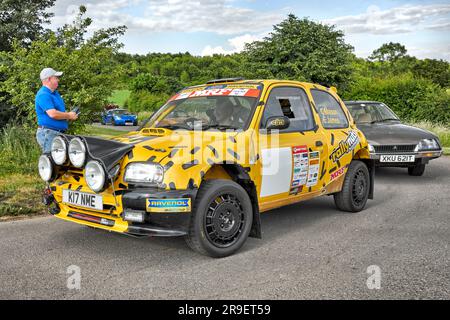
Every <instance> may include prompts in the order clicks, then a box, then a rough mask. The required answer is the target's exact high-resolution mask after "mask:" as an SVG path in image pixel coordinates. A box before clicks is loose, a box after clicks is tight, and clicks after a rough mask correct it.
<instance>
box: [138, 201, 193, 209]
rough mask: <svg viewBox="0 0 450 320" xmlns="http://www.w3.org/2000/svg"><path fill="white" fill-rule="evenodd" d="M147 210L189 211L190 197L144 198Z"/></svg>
mask: <svg viewBox="0 0 450 320" xmlns="http://www.w3.org/2000/svg"><path fill="white" fill-rule="evenodd" d="M146 208H147V211H148V212H189V211H191V199H190V198H186V199H146Z"/></svg>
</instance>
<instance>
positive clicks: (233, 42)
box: [50, 0, 450, 61]
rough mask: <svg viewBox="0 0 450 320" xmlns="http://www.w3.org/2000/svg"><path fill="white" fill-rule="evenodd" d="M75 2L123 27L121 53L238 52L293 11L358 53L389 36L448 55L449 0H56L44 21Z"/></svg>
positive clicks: (66, 15)
mask: <svg viewBox="0 0 450 320" xmlns="http://www.w3.org/2000/svg"><path fill="white" fill-rule="evenodd" d="M82 4H83V5H85V6H86V7H87V16H89V17H91V18H92V19H93V20H94V22H93V24H92V25H91V27H90V31H91V32H92V31H94V30H96V29H99V28H105V27H111V26H118V25H126V26H127V27H128V29H127V32H126V34H125V35H124V36H123V37H121V38H120V40H121V42H122V43H123V44H124V48H123V49H122V51H124V52H128V53H138V54H146V53H149V52H171V53H177V52H186V51H189V52H190V53H191V54H193V55H203V56H204V55H212V54H214V53H222V54H227V53H233V52H239V51H241V50H242V48H243V47H244V45H245V43H247V42H251V41H255V40H260V39H262V38H264V37H265V36H267V35H268V34H269V33H270V32H271V31H272V29H273V25H275V24H278V23H280V22H281V21H282V20H283V19H285V18H286V17H287V15H288V14H290V13H293V14H295V15H296V16H297V17H299V18H303V17H307V18H309V19H311V20H313V21H316V22H320V23H326V24H332V25H335V26H336V28H337V29H340V30H343V31H344V33H345V40H346V42H347V43H349V44H351V45H352V46H353V47H354V53H355V54H356V55H357V56H358V57H363V58H365V57H367V56H369V55H370V54H371V53H372V51H373V50H375V49H377V48H379V47H380V46H381V45H382V44H383V43H387V42H390V41H392V42H400V43H401V44H403V45H405V47H406V49H407V50H408V54H410V55H412V56H416V57H418V58H421V59H423V58H434V59H444V60H447V61H450V0H440V1H439V0H438V1H432V0H420V1H419V0H409V1H408V0H379V1H375V0H372V1H369V0H358V1H347V0H340V1H336V0H334V1H331V0H307V1H304V0H297V1H295V0H277V1H269V0H147V1H145V0H74V1H70V0H56V3H55V6H54V7H52V8H51V9H50V11H51V12H53V13H54V14H55V16H54V17H53V18H52V21H51V28H52V29H55V28H57V27H58V26H61V25H63V24H65V23H70V22H71V21H72V20H73V18H74V17H75V15H76V14H77V12H78V7H79V6H80V5H82Z"/></svg>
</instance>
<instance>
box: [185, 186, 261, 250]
mask: <svg viewBox="0 0 450 320" xmlns="http://www.w3.org/2000/svg"><path fill="white" fill-rule="evenodd" d="M252 221H253V209H252V203H251V201H250V198H249V196H248V194H247V192H246V191H245V190H244V189H243V188H242V187H241V186H240V185H239V184H237V183H236V182H233V181H231V180H222V179H215V180H205V181H203V183H202V184H201V186H200V189H199V191H198V193H197V196H196V200H195V203H194V208H193V211H192V215H191V220H190V224H189V231H188V235H187V236H186V242H187V244H188V245H189V247H191V248H192V249H193V250H194V251H197V252H199V253H201V254H203V255H208V256H211V257H214V258H221V257H226V256H229V255H232V254H233V253H235V252H236V251H238V250H239V249H240V248H241V247H242V245H243V244H244V242H245V241H246V240H247V237H248V235H249V233H250V229H251V226H252Z"/></svg>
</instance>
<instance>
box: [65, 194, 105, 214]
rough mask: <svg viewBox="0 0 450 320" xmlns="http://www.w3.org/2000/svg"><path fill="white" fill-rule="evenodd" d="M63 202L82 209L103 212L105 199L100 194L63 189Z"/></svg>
mask: <svg viewBox="0 0 450 320" xmlns="http://www.w3.org/2000/svg"><path fill="white" fill-rule="evenodd" d="M62 201H63V202H64V203H68V204H73V205H76V206H80V207H85V208H90V209H95V210H103V197H102V196H100V195H98V194H93V193H86V192H80V191H73V190H68V189H63V200H62Z"/></svg>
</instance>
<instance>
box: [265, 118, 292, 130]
mask: <svg viewBox="0 0 450 320" xmlns="http://www.w3.org/2000/svg"><path fill="white" fill-rule="evenodd" d="M290 124H291V121H290V120H289V118H288V117H286V116H274V117H269V118H268V119H267V121H266V126H265V128H266V129H267V130H283V129H287V128H289V125H290Z"/></svg>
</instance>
